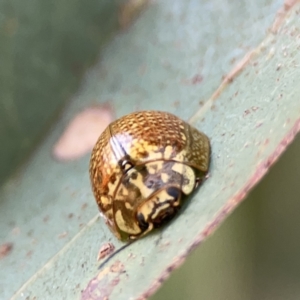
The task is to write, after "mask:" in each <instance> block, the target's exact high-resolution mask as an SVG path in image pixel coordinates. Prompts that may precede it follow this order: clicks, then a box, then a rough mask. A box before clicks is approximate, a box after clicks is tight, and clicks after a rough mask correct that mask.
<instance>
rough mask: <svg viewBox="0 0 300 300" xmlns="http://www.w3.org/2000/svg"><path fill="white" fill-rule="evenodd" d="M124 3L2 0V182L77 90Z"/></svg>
mask: <svg viewBox="0 0 300 300" xmlns="http://www.w3.org/2000/svg"><path fill="white" fill-rule="evenodd" d="M121 2H123V1H122V0H101V1H92V2H89V5H86V1H83V0H53V1H40V0H31V1H22V0H16V1H10V0H1V1H0V66H1V68H0V86H1V88H0V145H5V146H4V147H0V166H1V168H0V184H1V183H2V182H3V181H4V179H5V177H6V176H8V175H9V174H11V172H12V171H13V170H15V168H16V167H17V166H18V165H19V164H20V163H21V162H22V160H23V159H24V157H26V156H27V155H29V153H30V151H31V150H32V147H33V145H34V143H36V142H37V141H38V140H39V139H41V138H42V137H43V134H45V133H46V129H47V128H48V127H49V125H50V124H51V122H52V121H53V120H54V118H55V117H56V116H57V114H58V113H59V112H60V111H61V110H62V108H63V107H64V104H65V103H66V102H67V100H69V98H70V97H71V96H72V95H73V94H74V93H75V92H76V90H77V88H78V84H79V82H80V79H81V77H82V75H83V73H84V71H85V70H87V68H88V67H90V66H91V65H92V63H93V62H95V60H96V58H97V56H98V54H99V49H101V47H102V46H103V45H104V44H105V43H106V42H107V41H108V39H109V38H110V37H111V36H112V34H113V33H114V32H115V31H116V29H117V28H119V26H118V6H119V5H120V3H121Z"/></svg>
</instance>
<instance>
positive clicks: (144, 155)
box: [138, 151, 149, 158]
mask: <svg viewBox="0 0 300 300" xmlns="http://www.w3.org/2000/svg"><path fill="white" fill-rule="evenodd" d="M138 156H140V157H142V158H147V157H148V156H149V152H147V151H143V152H139V153H138Z"/></svg>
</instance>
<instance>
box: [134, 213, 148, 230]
mask: <svg viewBox="0 0 300 300" xmlns="http://www.w3.org/2000/svg"><path fill="white" fill-rule="evenodd" d="M136 218H137V221H138V223H139V227H140V228H141V229H142V230H143V231H145V230H146V229H148V227H149V224H148V223H147V222H146V221H145V218H144V215H143V214H141V213H139V214H137V216H136Z"/></svg>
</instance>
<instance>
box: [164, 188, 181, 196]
mask: <svg viewBox="0 0 300 300" xmlns="http://www.w3.org/2000/svg"><path fill="white" fill-rule="evenodd" d="M166 192H167V193H168V194H169V195H170V196H172V197H173V198H174V199H178V198H179V196H180V191H179V190H178V189H177V188H175V187H172V186H171V187H169V188H167V190H166Z"/></svg>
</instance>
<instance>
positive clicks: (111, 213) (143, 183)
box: [90, 111, 210, 240]
mask: <svg viewBox="0 0 300 300" xmlns="http://www.w3.org/2000/svg"><path fill="white" fill-rule="evenodd" d="M209 160H210V144H209V139H208V138H207V136H206V135H204V134H203V133H201V132H199V131H198V130H197V129H195V128H194V127H192V126H190V125H189V124H188V123H186V122H184V121H182V120H181V119H179V118H178V117H176V116H174V115H172V114H170V113H166V112H160V111H141V112H135V113H131V114H129V115H126V116H124V117H122V118H120V119H118V120H116V121H114V122H112V123H111V124H110V125H109V126H108V127H107V128H106V129H105V131H104V132H103V133H102V134H101V136H100V138H99V140H98V141H97V143H96V145H95V147H94V149H93V152H92V156H91V162H90V176H91V182H92V187H93V192H94V195H95V197H96V201H97V204H98V206H99V209H100V211H101V212H102V214H103V215H104V217H105V219H106V223H107V224H108V226H109V227H110V228H111V230H112V232H113V233H114V234H115V235H116V236H117V237H118V238H119V239H122V240H128V239H136V238H139V237H141V236H144V235H145V234H146V233H148V232H149V231H151V230H152V229H153V228H157V227H160V226H161V225H163V224H164V223H165V222H166V221H168V220H170V219H171V218H172V217H173V216H174V215H175V214H176V212H177V211H178V209H179V208H180V204H181V202H182V200H183V198H184V197H185V196H187V195H189V194H191V193H192V191H193V190H194V189H195V188H196V187H197V186H198V185H199V182H200V181H201V179H202V178H203V177H204V176H205V174H206V173H207V171H208V166H209Z"/></svg>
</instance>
